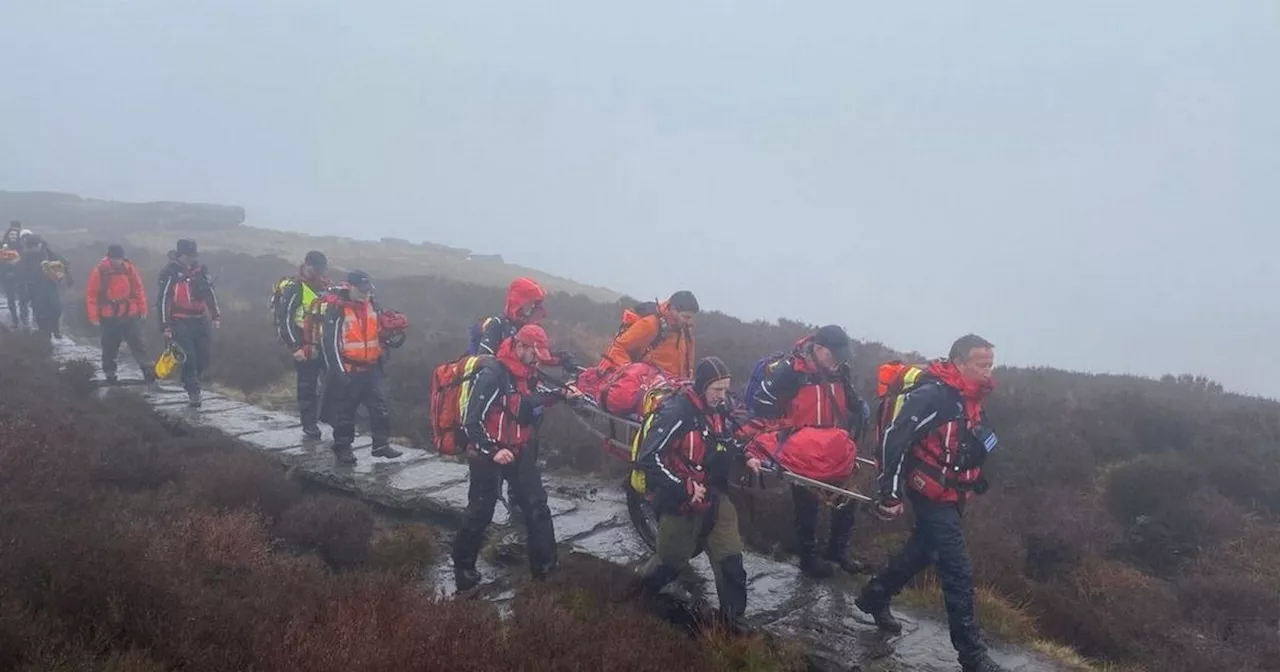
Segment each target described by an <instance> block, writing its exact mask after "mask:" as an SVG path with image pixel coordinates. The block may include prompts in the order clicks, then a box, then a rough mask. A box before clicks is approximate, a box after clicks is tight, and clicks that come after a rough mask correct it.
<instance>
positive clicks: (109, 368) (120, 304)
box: [84, 244, 156, 385]
mask: <svg viewBox="0 0 1280 672" xmlns="http://www.w3.org/2000/svg"><path fill="white" fill-rule="evenodd" d="M84 305H85V309H86V310H87V311H88V313H89V323H90V324H92V325H94V326H100V327H101V329H102V375H103V376H105V377H106V379H107V383H108V384H110V385H114V384H115V383H116V380H117V379H116V357H117V356H118V355H119V354H120V344H121V342H124V343H127V344H128V345H129V352H130V353H132V354H133V358H134V359H135V360H136V361H137V362H138V366H139V367H141V368H142V377H143V379H145V380H146V381H147V382H151V381H154V380H155V379H156V374H155V363H154V362H152V361H150V360H149V359H148V358H147V348H146V345H144V344H143V341H142V329H141V328H140V327H139V324H140V323H141V321H142V320H144V319H146V317H147V292H146V290H145V289H144V288H143V286H142V277H141V276H139V275H138V268H137V267H136V266H134V265H133V262H132V261H129V260H128V259H126V258H125V256H124V248H123V247H122V246H120V245H115V244H113V245H109V246H107V256H106V257H103V259H102V261H100V262H98V265H97V266H94V267H93V269H92V270H90V271H89V280H88V282H87V284H85V289H84Z"/></svg>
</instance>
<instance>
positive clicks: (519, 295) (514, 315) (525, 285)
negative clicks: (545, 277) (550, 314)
mask: <svg viewBox="0 0 1280 672" xmlns="http://www.w3.org/2000/svg"><path fill="white" fill-rule="evenodd" d="M546 298H547V290H545V289H543V288H542V286H541V285H539V284H538V283H537V282H534V281H533V280H532V279H530V278H516V279H515V280H512V281H511V287H510V288H509V289H507V308H506V311H504V312H505V314H506V316H507V319H509V320H514V321H515V322H518V323H520V324H537V323H539V322H541V321H542V318H544V317H546V316H547V310H546V308H544V307H543V306H541V305H539V306H538V308H537V309H535V310H534V311H533V314H532V315H530V316H529V321H528V322H525V321H524V320H523V319H522V318H521V316H520V311H521V310H523V309H524V308H525V307H526V306H528V305H529V304H531V303H535V302H541V301H545V300H546Z"/></svg>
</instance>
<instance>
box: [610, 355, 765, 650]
mask: <svg viewBox="0 0 1280 672" xmlns="http://www.w3.org/2000/svg"><path fill="white" fill-rule="evenodd" d="M730 383H731V380H730V378H729V367H728V366H727V365H725V363H724V362H723V361H722V360H721V359H720V358H719V357H707V358H705V359H703V360H702V361H700V362H698V366H697V370H696V372H695V374H694V380H693V385H692V386H691V387H688V388H685V390H684V391H683V392H681V393H678V394H675V395H673V396H671V397H669V398H668V399H666V400H665V401H663V402H662V403H661V404H659V405H658V407H657V408H656V409H654V411H653V412H652V413H650V414H649V415H648V416H647V417H646V418H645V419H644V424H643V429H642V431H643V432H644V437H643V438H642V439H641V444H640V450H639V451H638V454H637V456H636V462H637V465H638V466H639V467H641V468H642V469H643V471H644V475H645V490H646V491H648V492H649V493H652V498H653V507H654V511H655V513H657V515H658V544H657V552H656V553H655V554H654V555H653V556H651V557H650V558H649V560H648V561H647V562H646V563H645V565H644V566H642V567H641V569H640V577H639V578H638V580H637V583H636V584H633V589H634V588H638V589H639V591H640V592H642V593H648V594H650V595H653V594H657V593H658V592H659V591H661V590H662V589H663V587H665V586H666V585H667V584H668V583H671V582H672V581H674V580H675V579H676V578H677V577H678V576H680V574H681V572H683V571H685V570H686V569H688V566H689V559H690V557H691V556H692V555H693V552H694V550H695V549H696V548H697V544H698V541H699V539H700V538H703V537H705V540H706V542H705V546H704V547H705V548H706V552H707V556H708V558H709V559H710V560H711V570H712V572H713V573H714V574H715V580H716V594H717V595H718V596H719V598H720V616H721V618H722V619H723V620H724V621H725V622H726V624H728V625H730V626H731V627H734V626H738V625H740V622H741V621H740V619H741V618H742V617H743V615H744V613H745V612H746V609H747V571H746V569H745V568H744V567H743V566H742V538H741V536H740V535H739V534H738V513H737V511H736V510H735V509H734V507H733V502H732V501H730V500H729V496H728V494H727V492H728V485H729V468H730V466H732V465H731V463H732V460H734V459H737V458H740V457H742V456H743V455H742V452H741V448H740V447H739V446H738V444H737V443H736V442H734V441H731V440H729V430H728V428H727V426H726V421H727V420H728V414H729V409H728V403H727V399H728V395H729V386H730ZM747 467H748V468H749V469H751V471H753V472H756V473H759V471H760V460H758V459H756V458H754V457H748V458H747Z"/></svg>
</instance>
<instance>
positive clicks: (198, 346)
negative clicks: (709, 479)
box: [156, 238, 221, 408]
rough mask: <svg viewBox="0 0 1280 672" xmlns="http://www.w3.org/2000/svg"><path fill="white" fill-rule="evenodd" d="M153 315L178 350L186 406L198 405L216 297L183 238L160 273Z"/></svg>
mask: <svg viewBox="0 0 1280 672" xmlns="http://www.w3.org/2000/svg"><path fill="white" fill-rule="evenodd" d="M156 312H157V313H158V314H159V316H160V329H161V331H163V332H164V335H165V338H167V339H169V340H172V341H173V342H174V343H177V344H178V347H180V348H182V351H183V352H184V353H185V354H186V359H185V360H184V361H183V363H182V387H183V388H184V389H186V391H187V399H188V405H190V406H191V407H193V408H198V407H199V406H200V378H201V376H202V375H203V374H204V369H205V367H206V366H208V365H209V339H210V333H209V325H210V324H212V325H213V328H214V329H217V328H218V325H219V322H218V320H219V319H220V317H221V316H220V314H219V311H218V295H217V294H216V293H214V291H213V283H212V282H211V281H210V279H209V271H208V269H206V268H205V266H204V264H202V263H200V253H199V250H198V249H197V247H196V241H194V240H189V239H186V238H183V239H182V240H179V241H178V244H177V245H176V246H175V248H174V250H173V252H170V253H169V265H168V266H165V267H164V270H162V271H160V295H159V296H158V297H156Z"/></svg>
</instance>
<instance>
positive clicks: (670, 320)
mask: <svg viewBox="0 0 1280 672" xmlns="http://www.w3.org/2000/svg"><path fill="white" fill-rule="evenodd" d="M697 314H698V299H697V298H696V297H694V295H693V292H690V291H686V290H682V291H679V292H676V293H675V294H672V295H671V298H670V299H668V300H666V301H663V302H661V303H646V304H640V305H638V306H636V308H634V309H630V310H627V311H626V312H624V313H623V318H622V325H621V326H620V327H619V329H618V335H617V337H616V338H614V339H613V344H612V345H610V346H609V352H608V353H607V354H605V356H604V361H603V362H601V367H602V368H611V369H612V368H621V367H624V366H626V365H628V364H630V363H632V362H648V363H649V364H652V365H654V366H656V367H658V368H659V369H662V371H663V372H665V373H666V374H668V375H672V376H680V377H684V378H688V377H691V376H692V375H693V362H694V352H695V351H694V340H693V327H694V320H695V319H696V316H697Z"/></svg>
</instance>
